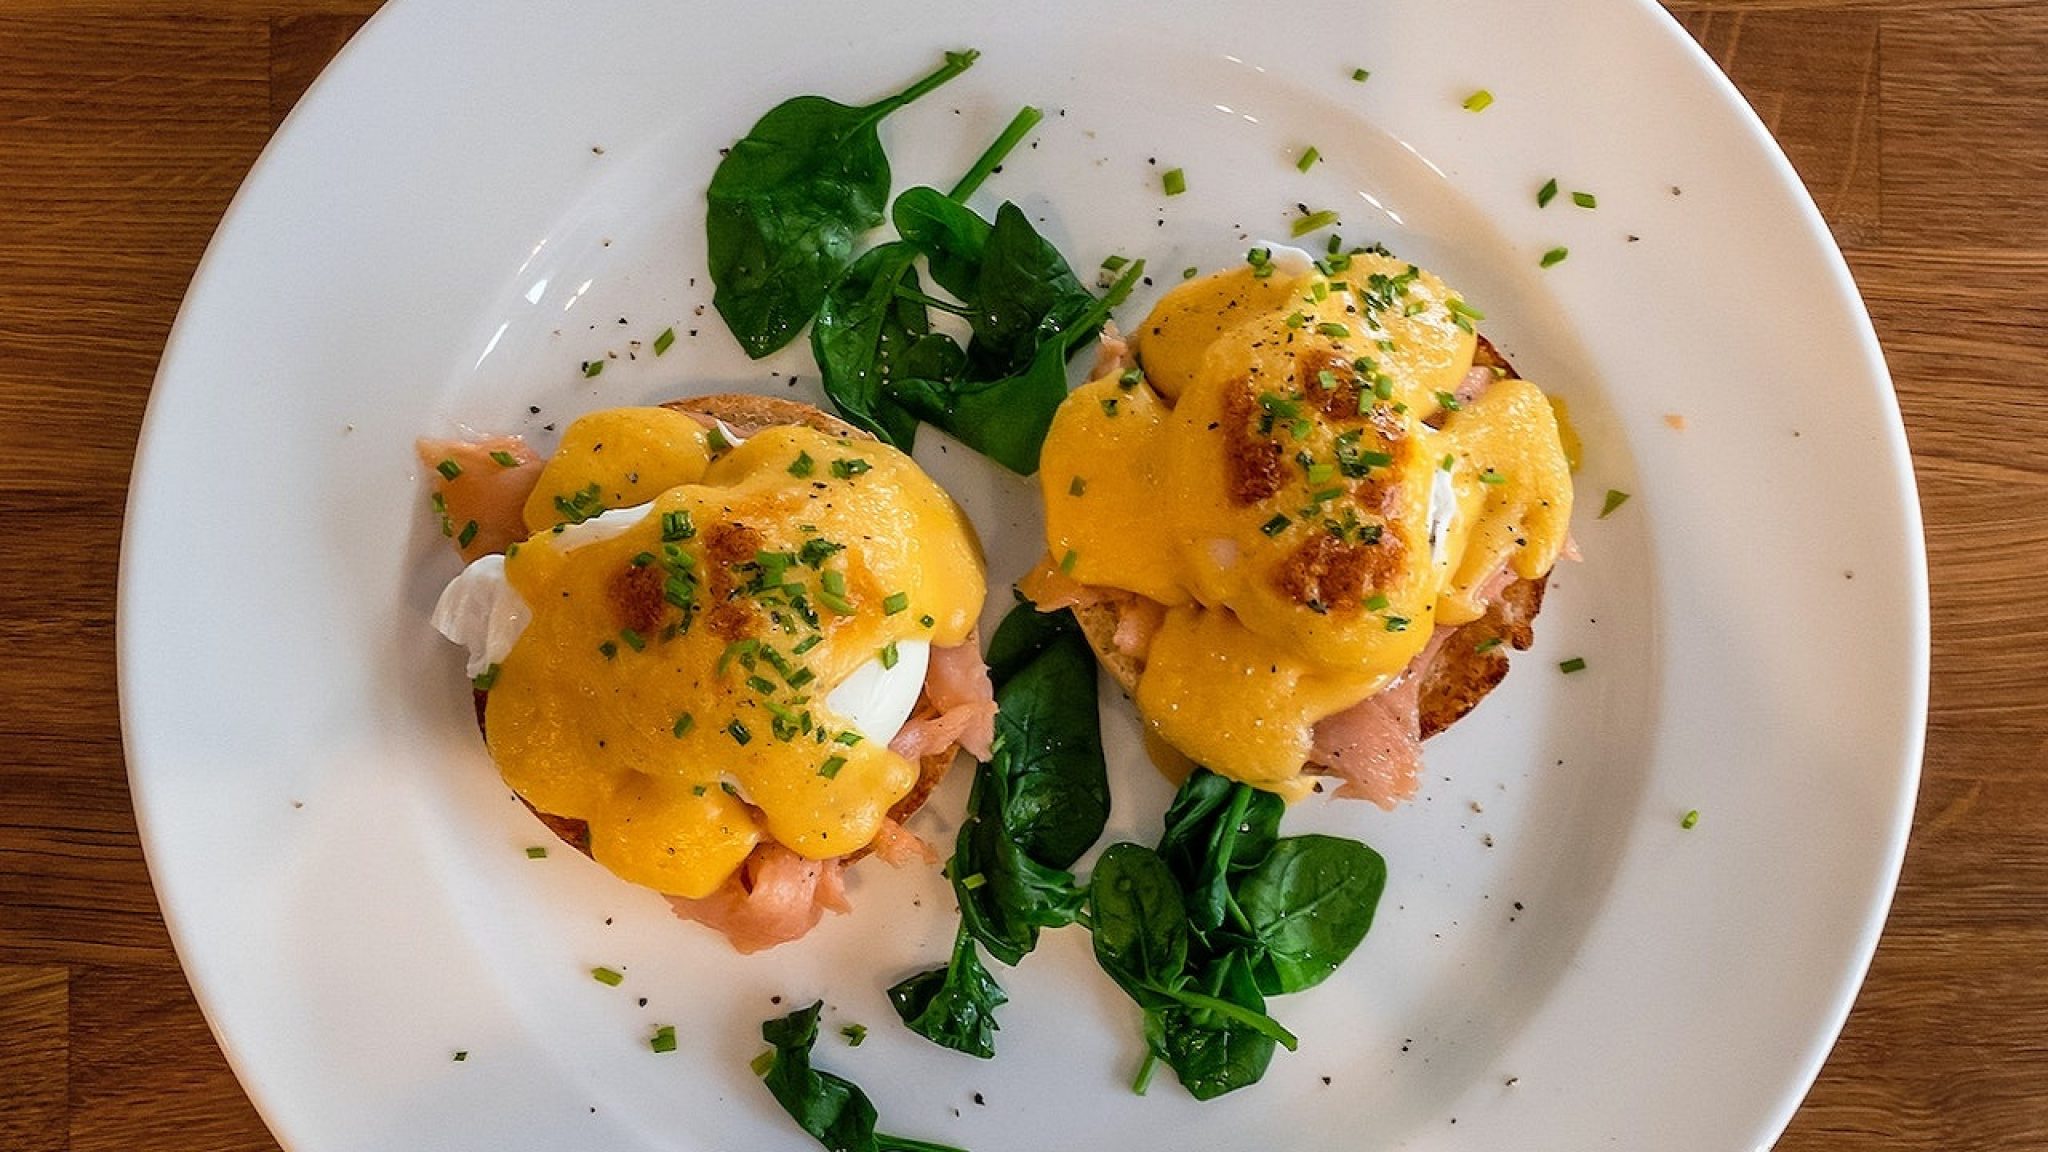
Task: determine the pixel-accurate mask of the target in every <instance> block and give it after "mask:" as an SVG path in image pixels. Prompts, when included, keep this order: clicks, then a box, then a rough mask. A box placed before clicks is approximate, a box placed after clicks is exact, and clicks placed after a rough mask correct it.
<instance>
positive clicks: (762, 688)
mask: <svg viewBox="0 0 2048 1152" xmlns="http://www.w3.org/2000/svg"><path fill="white" fill-rule="evenodd" d="M747 687H749V688H752V689H753V690H754V691H756V692H759V693H760V694H761V695H763V696H768V695H771V694H773V693H774V691H775V682H774V681H772V680H770V679H768V678H767V677H766V676H749V677H747Z"/></svg>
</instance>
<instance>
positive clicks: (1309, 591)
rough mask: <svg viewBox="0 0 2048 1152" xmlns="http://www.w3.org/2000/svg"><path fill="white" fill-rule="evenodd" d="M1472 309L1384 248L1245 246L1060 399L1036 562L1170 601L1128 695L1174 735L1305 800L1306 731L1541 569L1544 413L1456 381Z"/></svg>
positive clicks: (1554, 464) (1234, 772)
mask: <svg viewBox="0 0 2048 1152" xmlns="http://www.w3.org/2000/svg"><path fill="white" fill-rule="evenodd" d="M1479 318H1480V316H1479V313H1478V312H1477V311H1476V310H1474V309H1473V308H1471V307H1470V306H1469V305H1468V304H1466V303H1465V301H1464V300H1463V298H1462V297H1460V296H1459V295H1458V293H1456V292H1455V291H1453V290H1452V289H1451V288H1450V287H1448V286H1447V285H1445V284H1444V283H1443V281H1441V280H1439V279H1438V278H1437V277H1436V276H1434V275H1432V274H1430V273H1429V272H1426V271H1424V270H1422V269H1420V268H1418V267H1416V266H1415V265H1413V264H1409V263H1407V262H1405V261H1401V260H1397V259H1394V258H1393V257H1391V256H1387V255H1385V254H1384V253H1381V252H1378V251H1374V252H1362V253H1354V254H1350V255H1347V256H1340V257H1335V258H1332V259H1331V260H1327V261H1321V262H1318V263H1316V264H1313V265H1311V264H1310V263H1309V262H1308V261H1306V260H1302V261H1299V262H1298V263H1292V264H1289V263H1288V262H1284V261H1279V260H1275V259H1273V258H1271V256H1270V254H1265V253H1261V252H1257V251H1255V252H1254V253H1253V259H1252V260H1250V261H1248V262H1247V264H1246V265H1244V266H1242V267H1238V268H1235V269H1231V270H1228V271H1224V272H1221V273H1217V274H1215V275H1212V276H1208V277H1205V278H1202V279H1198V280H1191V281H1189V282H1187V283H1185V284H1183V285H1181V286H1179V287H1177V288H1176V289H1174V290H1173V291H1172V292H1170V293H1168V294H1167V295H1166V297H1165V298H1164V299H1163V300H1161V301H1160V303H1159V305H1158V306H1157V308H1155V309H1154V310H1153V312H1152V314H1151V316H1150V317H1148V318H1147V320H1146V321H1145V323H1144V324H1143V326H1142V327H1141V328H1140V329H1139V330H1138V331H1137V333H1136V336H1135V339H1134V341H1133V344H1134V349H1135V353H1136V356H1137V360H1138V363H1139V365H1140V367H1139V368H1136V369H1131V370H1128V371H1123V372H1119V373H1115V374H1111V375H1107V376H1105V377H1103V378H1101V379H1098V380H1094V381H1092V382H1090V383H1088V384H1087V385H1085V386H1083V387H1082V388H1080V389H1078V390H1077V391H1075V392H1074V393H1073V394H1072V395H1071V396H1070V397H1068V399H1067V401H1066V402H1065V403H1064V404H1063V405H1062V406H1061V408H1060V410H1059V412H1058V415H1057V416H1056V417H1055V419H1054V421H1053V424H1052V429H1051V432H1050V434H1049V435H1048V437H1047V440H1046V443H1045V448H1044V452H1043V457H1042V461H1043V462H1042V472H1041V482H1042V485H1043V489H1044V496H1045V504H1046V536H1047V543H1048V545H1049V547H1050V550H1051V551H1050V560H1051V562H1052V564H1053V566H1054V567H1056V568H1057V569H1058V570H1059V571H1061V572H1063V573H1065V575H1066V576H1068V577H1070V578H1071V579H1073V580H1077V581H1079V582H1080V583H1081V584H1083V585H1089V586H1095V587H1101V588H1111V589H1120V590H1123V591H1126V592H1134V593H1137V594H1139V595H1141V596H1145V597H1148V598H1150V599H1152V600H1155V601H1157V602H1159V603H1160V604H1163V605H1165V606H1166V608H1167V611H1166V614H1165V622H1164V624H1163V625H1162V626H1161V627H1160V628H1159V630H1158V632H1157V634H1156V635H1155V636H1154V637H1153V640H1152V643H1151V646H1150V649H1149V651H1148V652H1147V654H1146V657H1145V663H1144V669H1143V672H1142V674H1141V675H1140V677H1139V682H1138V688H1137V704H1138V708H1139V711H1140V712H1141V713H1142V715H1143V716H1144V718H1145V720H1146V722H1147V723H1148V724H1149V725H1150V726H1151V727H1152V729H1153V730H1154V732H1155V733H1156V734H1157V735H1158V736H1159V737H1160V738H1162V739H1164V740H1165V741H1166V742H1167V743H1168V744H1170V745H1172V746H1173V747H1175V748H1177V749H1179V750H1180V751H1181V752H1183V753H1185V754H1186V755H1187V756H1189V757H1192V758H1193V759H1194V760H1195V761H1196V762H1198V763H1201V764H1204V765H1207V766H1208V767H1210V768H1211V769H1213V770H1215V771H1217V772H1219V773H1222V774H1224V775H1228V776H1231V777H1234V778H1237V779H1240V780H1244V781H1246V782H1249V783H1252V784H1255V785H1258V786H1260V787H1264V788H1268V789H1272V790H1275V791H1280V792H1283V793H1292V794H1299V793H1300V792H1301V791H1304V790H1305V789H1306V788H1307V786H1308V785H1307V783H1306V781H1304V780H1303V779H1302V777H1301V769H1302V767H1303V764H1304V761H1306V760H1308V759H1309V754H1310V749H1311V745H1312V740H1313V729H1314V726H1315V724H1316V722H1317V721H1319V720H1321V719H1323V718H1325V717H1327V716H1330V715H1332V714H1334V713H1337V712H1339V711H1342V710H1344V709H1346V708H1349V707H1351V706H1353V705H1355V704H1357V703H1359V702H1360V701H1362V700H1364V699H1366V698H1367V697H1369V696H1371V695H1373V694H1374V693H1376V692H1378V691H1380V690H1381V689H1382V688H1384V687H1386V686H1387V685H1388V683H1389V682H1391V681H1392V680H1393V678H1394V677H1396V676H1398V675H1399V674H1400V673H1401V672H1402V670H1403V669H1405V668H1407V667H1408V665H1409V664H1410V662H1411V661H1413V660H1414V659H1415V658H1416V656H1417V655H1418V654H1419V653H1420V652H1422V651H1423V649H1424V647H1425V646H1426V645H1427V644H1428V643H1429V640H1430V636H1431V633H1432V631H1433V630H1434V629H1436V628H1438V627H1444V626H1454V625H1458V624H1463V623H1466V622H1468V621H1471V620H1473V619H1475V618H1477V617H1478V616H1479V615H1480V614H1481V613H1482V612H1484V610H1485V607H1486V605H1485V603H1484V600H1485V597H1486V596H1487V595H1489V594H1490V593H1492V592H1494V591H1497V590H1498V584H1499V579H1500V574H1501V573H1502V572H1503V571H1504V570H1506V571H1510V572H1512V573H1513V574H1514V575H1516V576H1519V577H1524V578H1534V577H1537V576H1541V575H1543V574H1544V573H1545V572H1547V571H1548V570H1549V569H1550V566H1551V565H1552V563H1554V562H1555V561H1556V559H1557V556H1558V554H1559V552H1560V550H1561V549H1562V548H1563V547H1564V543H1565V539H1566V533H1567V523H1568V521H1569V519H1570V517H1571V508H1572V488H1571V476H1570V469H1569V466H1568V464H1567V462H1566V458H1565V453H1564V451H1563V449H1562V447H1561V446H1560V442H1559V433H1558V422H1557V419H1556V416H1555V415H1554V413H1553V411H1552V408H1551V406H1550V404H1549V403H1548V402H1547V400H1546V398H1545V397H1544V395H1543V393H1542V392H1541V391H1539V390H1538V389H1537V388H1536V386H1535V385H1533V384H1530V383H1528V382H1527V381H1524V380H1519V379H1508V378H1499V379H1493V378H1490V377H1487V376H1482V378H1481V379H1480V380H1479V381H1477V382H1475V381H1473V380H1471V379H1469V377H1470V375H1471V372H1472V367H1473V357H1474V351H1475V343H1476V336H1475V332H1474V321H1475V320H1477V319H1479ZM1475 383H1483V384H1484V386H1483V387H1478V386H1475ZM1461 397H1462V399H1461ZM1489 585H1491V587H1489Z"/></svg>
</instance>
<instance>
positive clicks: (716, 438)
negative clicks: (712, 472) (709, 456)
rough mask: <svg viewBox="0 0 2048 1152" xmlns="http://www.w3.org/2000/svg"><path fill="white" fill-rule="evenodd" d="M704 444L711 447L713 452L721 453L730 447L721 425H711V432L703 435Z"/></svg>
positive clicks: (730, 443)
mask: <svg viewBox="0 0 2048 1152" xmlns="http://www.w3.org/2000/svg"><path fill="white" fill-rule="evenodd" d="M704 442H705V443H707V444H709V445H711V450H712V451H713V452H723V451H725V450H726V449H728V448H730V447H732V440H731V439H730V438H728V437H727V436H726V434H725V428H724V427H723V426H722V425H716V424H714V425H712V427H711V430H710V431H708V432H706V433H704Z"/></svg>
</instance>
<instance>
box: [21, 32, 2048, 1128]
mask: <svg viewBox="0 0 2048 1152" xmlns="http://www.w3.org/2000/svg"><path fill="white" fill-rule="evenodd" d="M1669 6H1670V7H1671V8H1672V9H1673V10H1674V11H1675V12H1677V13H1678V14H1679V15H1680V18H1681V20H1682V22H1683V23H1684V24H1685V26H1686V27H1687V29H1688V30H1689V31H1691V32H1692V33H1693V34H1694V35H1695V36H1696V37H1697V38H1698V39H1699V40H1700V41H1701V43H1702V44H1703V45H1704V46H1705V47H1706V49H1707V51H1708V52H1709V53H1710V54H1711V55H1713V56H1714V58H1715V59H1716V60H1717V61H1719V62H1720V63H1721V64H1722V65H1723V67H1724V68H1726V69H1727V70H1728V71H1729V72H1730V73H1731V75H1732V76H1733V77H1734V79H1735V81H1736V83H1737V85H1738V86H1739V87H1740V88H1741V89H1742V90H1743V92H1744V94H1745V95H1746V96H1748V98H1749V99H1750V101H1751V103H1752V104H1753V105H1754V106H1755V107H1756V108H1757V109H1758V111H1759V113H1760V115H1761V116H1762V117H1763V118H1764V120H1765V122H1766V123H1767V124H1769V126H1770V127H1771V129H1772V131H1773V132H1774V133H1775V134H1776V135H1777V136H1778V138H1779V139H1780V140H1781V141H1782V142H1783V144H1784V146H1785V149H1786V152H1787V154H1788V155H1789V156H1790V157H1791V158H1792V160H1793V163H1794V165H1795V167H1797V168H1798V170H1799V171H1800V173H1801V175H1802V177H1803V178H1804V179H1805V180H1806V182H1807V184H1808V186H1809V188H1810V189H1811V190H1812V191H1813V193H1814V196H1815V199H1816V201H1817V202H1818V203H1819V204H1820V206H1821V209H1822V211H1823V213H1824V214H1825V215H1826V216H1827V218H1828V222H1829V224H1830V226H1831V227H1832V228H1833V229H1834V231H1835V235H1836V236H1837V238H1838V239H1840V240H1841V242H1842V243H1843V245H1844V246H1845V248H1846V249H1847V251H1848V256H1849V260H1850V264H1851V266H1852V268H1853V269H1854V271H1855V273H1856V276H1857V279H1858V282H1859V283H1860V284H1861V286H1862V288H1863V291H1864V294H1865V296H1866V298H1867V300H1868V301H1869V304H1870V308H1871V312H1872V315H1873V317H1874V318H1875V321H1876V324H1877V327H1878V332H1879V335H1880V337H1881V338H1882V340H1883V342H1884V345H1885V349H1886V352H1887V355H1888V357H1889V360H1890V363H1891V366H1892V370H1893V373H1894V375H1895V377H1896V379H1897V383H1898V390H1899V396H1900V401H1901V405H1902V407H1903V410H1904V413H1905V417H1906V422H1907V427H1908V432H1909V436H1910V438H1911V441H1912V445H1913V450H1914V461H1915V466H1916V467H1917V469H1918V474H1919V481H1920V489H1921V500H1922V506H1923V509H1924V511H1925V514H1926V518H1927V538H1928V547H1929V558H1930V565H1931V570H1932V580H1933V591H1934V625H1935V649H1934V656H1935V681H1934V690H1933V701H1932V714H1931V717H1930V721H1929V729H1928V751H1927V762H1926V777H1925V783H1924V786H1923V789H1922V793H1921V798H1920V805H1919V811H1918V814H1917V820H1916V827H1915V833H1914V840H1913V846H1912V848H1911V850H1910V851H1909V853H1908V856H1907V862H1906V868H1905V874H1904V877H1903V880H1902V882H1901V885H1900V888H1899V893H1898V899H1897V904H1896V906H1895V908H1894V912H1893V915H1892V919H1891V923H1890V926H1889V930H1888V932H1887V934H1886V936H1885V940H1884V943H1883V945H1882V946H1881V947H1880V949H1879V951H1878V955H1877V958H1876V961H1875V963H1874V965H1873V967H1872V969H1871V975H1870V980H1869V983H1868V984H1867V985H1866V987H1865V989H1864V992H1863V995H1862V997H1861V998H1860V1000H1859V1002H1858V1004H1857V1007H1856V1011H1855V1013H1854V1014H1853V1015H1852V1016H1851V1018H1850V1021H1849V1025H1848V1028H1847V1029H1846V1031H1845V1032H1844V1034H1843V1037H1842V1040H1841V1043H1840V1044H1839V1046H1838V1047H1837V1049H1836V1051H1835V1053H1834V1056H1833V1058H1832V1059H1831V1060H1830V1061H1829V1063H1828V1066H1827V1068H1826V1070H1825V1071H1824V1072H1823V1074H1822V1076H1821V1079H1820V1081H1819V1083H1818V1084H1817V1085H1816V1086H1815V1088H1814V1091H1813V1094H1812V1096H1811V1097H1810V1098H1809V1100H1808V1102H1807V1104H1806V1106H1805V1107H1804V1108H1803V1109H1802V1110H1801V1112H1800V1113H1799V1115H1798V1117H1797V1118H1796V1119H1795V1120H1794V1122H1793V1125H1792V1127H1791V1129H1790V1131H1789V1132H1788V1133H1787V1134H1786V1136H1785V1139H1784V1141H1783V1142H1782V1144H1781V1145H1780V1147H1781V1148H1783V1149H1785V1150H1787V1152H1822V1150H1825V1152H1879V1150H1883V1152H1951V1150H1965V1149H1967V1150H1970V1152H2039V1150H2041V1149H2048V1103H2044V1089H2043V1085H2048V912H2044V910H2048V675H2043V674H2042V673H2041V671H2040V669H2039V667H2038V664H2039V657H2040V656H2041V654H2042V653H2044V652H2048V614H2044V613H2042V612H2041V611H2040V610H2039V608H2038V599H2039V597H2038V591H2037V589H2038V585H2039V582H2040V577H2041V574H2042V573H2043V572H2044V571H2048V451H2044V448H2043V445H2044V444H2048V390H2044V389H2043V388H2042V387H2041V385H2040V384H2039V383H2038V382H2037V380H2036V379H2035V378H2036V376H2037V375H2038V374H2039V368H2040V365H2042V364H2043V363H2044V362H2048V321H2044V320H2043V319H2042V318H2041V304H2040V302H2041V301H2042V300H2043V299H2044V298H2048V210H2044V209H2043V208H2042V207H2041V204H2040V197H2041V194H2042V192H2043V190H2044V189H2048V67H2044V66H2043V64H2042V63H2041V61H2043V60H2044V59H2048V5H2044V4H2042V3H2041V2H2040V0H1981V2H1980V0H1964V2H1956V0H1704V2H1692V0H1676V2H1673V3H1671V4H1670V5H1669ZM375 8H376V3H375V0H0V220H4V221H6V222H7V228H6V230H5V231H4V232H0V269H4V270H5V275H4V276H0V516H4V517H5V518H6V520H5V522H7V523H10V524H34V525H36V533H35V538H34V539H35V546H34V547H33V548H20V547H17V548H12V549H7V550H0V693H4V696H0V698H4V699H5V700H6V701H7V705H8V706H7V707H6V708H5V709H0V799H4V800H5V804H4V806H0V1149H8V1150H13V1149H25V1150H29V1152H42V1150H45V1149H64V1148H69V1149H73V1150H75V1152H96V1150H102V1149H105V1150H112V1149H129V1148H150V1149H153V1150H161V1152H200V1150H206V1152H213V1150H216V1149H272V1148H275V1147H276V1145H275V1143H274V1142H273V1141H272V1140H271V1138H270V1137H269V1135H268V1134H267V1133H266V1132H265V1130H264V1128H263V1125H262V1123H261V1122H260V1120H259V1119H258V1118H257V1116H256V1114H255V1112H254V1110H253V1108H251V1106H250V1104H249V1103H248V1101H247V1099H246V1098H245V1097H244V1096H243V1094H242V1093H241V1091H240V1089H239V1088H238V1086H237V1085H236V1083H235V1081H234V1078H233V1076H232V1075H231V1073H230V1072H229V1071H228V1068H227V1065H226V1062H225V1061H224V1060H223V1059H222V1057H221V1055H220V1052H219V1050H218V1049H217V1048H216V1047H215V1045H214V1043H213V1041H212V1039H211V1037H210V1036H209V1034H208V1033H207V1031H206V1028H205V1024H204V1022H203V1020H202V1019H201V1017H200V1015H199V1012H198V1009H197V1007H196V1005H195V1004H194V1003H193V1001H192V998H191V994H190V992H189V991H188V990H187V988H186V986H185V983H184V979H183V976H182V975H181V973H180V972H179V970H178V968H177V966H176V960H175V957H174V956H173V955H172V953H171V951H170V944H169V939H168V936H167V934H166V932H165V931H164V928H163V924H162V920H161V918H160V916H159V914H158V911H157V908H156V903H155V899H154V897H153V895H152V893H151V890H150V887H149V881H148V877H147V874H146V873H145V871H144V868H143V863H142V857H141V852H140V849H139V847H138V845H137V842H136V834H135V827H134V819H133V816H132V814H131V812H130V810H129V807H128V798H127V789H126V782H125V776H124V770H123V767H122V759H121V746H120V735H119V728H118V724H117V718H116V707H115V696H114V690H113V656H112V646H113V619H114V612H113V593H114V573H115V567H114V565H115V558H116V556H117V554H118V546H119V538H120V526H121V509H122V502H123V499H124V495H125V489H126V483H127V475H128V469H129V464H130V456H131V453H132V450H133V445H134V440H135V435H136V432H137V429H138V427H139V425H140V421H141V416H142V410H143V406H144V403H145V401H146V399H147V396H148V391H149V384H150V378H151V375H152V373H153V371H154V368H155V364H156V358H157V355H158V353H159V352H160V350H161V348H162V345H163V341H164V337H165V336H166V334H167V333H168V331H169V327H170V323H171V319H172V317H173V315H174V314H175V312H176V309H177V305H178V302H179V299H180V298H181V296H182V294H183V291H184V286H185V282H186V280H187V278H188V277H189V276H190V274H191V270H192V268H193V266H194V264H195V263H196V262H197V260H198V257H199V254H200V252H201V251H202V250H203V248H204V246H205V244H206V241H207V238H208V236H209V235H210V234H211V231H212V228H213V226H214V224H215V222H216V221H217V220H218V218H219V215H220V213H221V211H222V210H223V209H224V208H225V207H226V205H227V202H228V199H229V197H230V196H232V194H233V192H234V189H235V186H236V184H237V183H238V182H239V181H240V179H241V177H242V174H243V173H244V172H245V171H246V170H247V168H248V165H249V164H250V163H251V162H252V161H253V160H254V159H255V157H256V154H257V152H258V151H259V150H260V149H261V148H262V146H263V143H264V141H265V140H266V139H267V138H268V136H269V134H270V132H271V131H272V130H273V129H274V127H275V125H276V124H277V123H278V122H279V121H280V120H281V119H282V118H283V116H284V115H285V113H286V112H287V111H288V110H289V109H290V107H291V105H292V103H293V102H294V101H295V100H297V98H298V97H299V95H300V94H301V93H302V92H303V91H304V89H305V87H306V86H307V85H308V84H309V83H311V81H312V80H313V78H314V77H315V76H316V75H317V74H318V72H319V70H320V68H321V66H322V65H323V64H324V62H325V61H326V60H327V59H328V57H329V56H330V55H331V54H332V53H333V52H334V51H335V50H337V49H338V48H339V47H340V45H341V44H342V43H343V42H344V41H345V40H346V39H347V37H348V35H349V34H350V33H351V32H352V31H353V30H354V29H355V28H356V27H358V26H359V25H360V23H361V21H362V20H363V19H364V18H365V17H367V16H368V15H369V14H370V13H371V12H373V11H374V9H375Z"/></svg>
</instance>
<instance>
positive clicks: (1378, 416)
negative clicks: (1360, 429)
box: [1365, 404, 1408, 444]
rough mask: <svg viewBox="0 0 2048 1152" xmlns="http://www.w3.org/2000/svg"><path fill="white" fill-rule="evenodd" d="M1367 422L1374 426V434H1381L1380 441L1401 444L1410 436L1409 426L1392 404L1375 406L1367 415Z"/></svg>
mask: <svg viewBox="0 0 2048 1152" xmlns="http://www.w3.org/2000/svg"><path fill="white" fill-rule="evenodd" d="M1365 420H1366V423H1368V424H1371V425H1372V430H1373V431H1374V432H1377V433H1379V437H1380V439H1381V440H1382V441H1383V442H1385V443H1388V444H1396V443H1399V442H1400V441H1401V440H1402V439H1403V438H1404V437H1406V436H1407V435H1408V425H1407V424H1406V423H1405V422H1403V421H1402V419H1401V414H1400V413H1399V412H1396V411H1394V408H1393V405H1391V404H1375V405H1373V406H1372V411H1370V412H1367V413H1366V414H1365Z"/></svg>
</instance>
